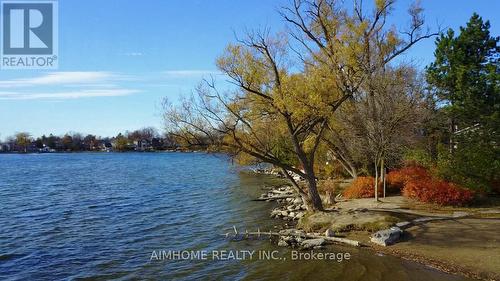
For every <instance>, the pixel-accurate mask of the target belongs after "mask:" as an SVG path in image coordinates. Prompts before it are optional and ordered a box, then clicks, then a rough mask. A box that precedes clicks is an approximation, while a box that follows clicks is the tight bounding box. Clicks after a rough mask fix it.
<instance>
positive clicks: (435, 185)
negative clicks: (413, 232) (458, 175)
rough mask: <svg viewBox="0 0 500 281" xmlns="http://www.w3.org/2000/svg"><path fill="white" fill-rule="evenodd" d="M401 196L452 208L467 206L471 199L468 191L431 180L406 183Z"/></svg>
mask: <svg viewBox="0 0 500 281" xmlns="http://www.w3.org/2000/svg"><path fill="white" fill-rule="evenodd" d="M403 195H404V196H406V197H409V198H413V199H416V200H418V201H422V202H426V203H436V204H439V205H452V206H460V205H464V204H467V203H469V202H470V201H471V200H472V198H473V193H472V191H470V190H467V189H464V188H462V187H460V186H458V185H456V184H453V183H450V182H447V181H442V180H436V179H432V178H427V179H413V180H409V181H407V182H406V183H405V185H404V188H403Z"/></svg>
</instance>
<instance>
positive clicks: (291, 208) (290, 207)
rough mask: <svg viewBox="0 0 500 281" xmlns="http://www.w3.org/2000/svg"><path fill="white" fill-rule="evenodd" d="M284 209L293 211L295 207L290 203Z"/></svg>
mask: <svg viewBox="0 0 500 281" xmlns="http://www.w3.org/2000/svg"><path fill="white" fill-rule="evenodd" d="M286 209H287V210H288V211H294V210H295V207H293V206H292V205H290V206H288V207H286Z"/></svg>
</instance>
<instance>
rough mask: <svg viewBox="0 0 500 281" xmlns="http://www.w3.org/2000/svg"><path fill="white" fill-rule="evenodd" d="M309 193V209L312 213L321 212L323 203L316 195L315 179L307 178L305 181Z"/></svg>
mask: <svg viewBox="0 0 500 281" xmlns="http://www.w3.org/2000/svg"><path fill="white" fill-rule="evenodd" d="M306 181H307V185H308V191H309V199H310V200H311V201H310V202H308V203H310V204H311V208H312V210H313V211H323V203H322V202H321V197H320V196H319V193H318V188H317V185H316V178H315V177H314V176H313V177H311V176H309V175H308V177H307V179H306Z"/></svg>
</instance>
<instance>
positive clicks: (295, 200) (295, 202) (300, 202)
mask: <svg viewBox="0 0 500 281" xmlns="http://www.w3.org/2000/svg"><path fill="white" fill-rule="evenodd" d="M293 203H294V204H302V199H301V198H300V197H297V198H295V199H294V200H293Z"/></svg>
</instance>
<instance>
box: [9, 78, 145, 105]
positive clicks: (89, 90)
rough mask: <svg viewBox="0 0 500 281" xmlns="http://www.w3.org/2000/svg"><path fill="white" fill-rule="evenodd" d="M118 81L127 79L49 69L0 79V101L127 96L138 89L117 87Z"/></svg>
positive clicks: (118, 85)
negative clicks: (47, 71) (15, 77)
mask: <svg viewBox="0 0 500 281" xmlns="http://www.w3.org/2000/svg"><path fill="white" fill-rule="evenodd" d="M120 81H128V79H127V77H124V76H122V75H118V74H115V73H113V72H106V71H72V72H50V73H47V74H43V75H40V76H36V77H30V78H19V79H11V80H4V81H0V100H42V99H45V100H65V99H79V98H91V97H117V96H127V95H131V94H135V93H138V92H140V91H139V90H135V89H128V88H126V87H122V86H120V83H119V82H120ZM1 89H5V90H4V91H2V90H1Z"/></svg>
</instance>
